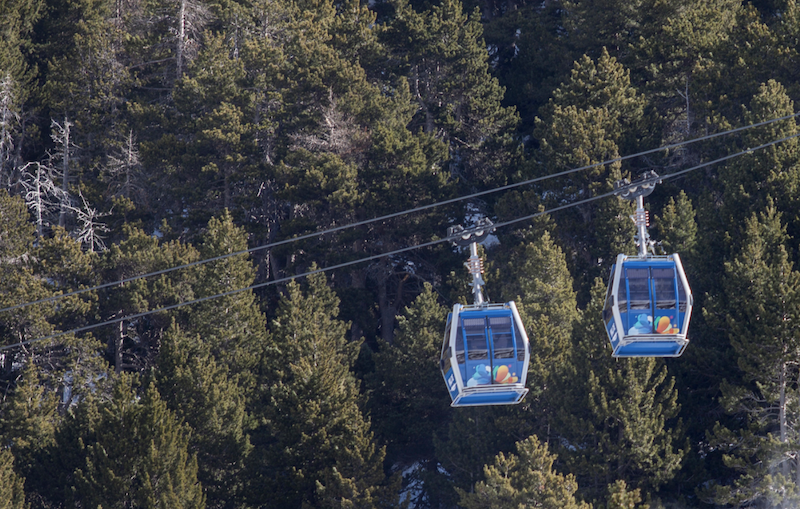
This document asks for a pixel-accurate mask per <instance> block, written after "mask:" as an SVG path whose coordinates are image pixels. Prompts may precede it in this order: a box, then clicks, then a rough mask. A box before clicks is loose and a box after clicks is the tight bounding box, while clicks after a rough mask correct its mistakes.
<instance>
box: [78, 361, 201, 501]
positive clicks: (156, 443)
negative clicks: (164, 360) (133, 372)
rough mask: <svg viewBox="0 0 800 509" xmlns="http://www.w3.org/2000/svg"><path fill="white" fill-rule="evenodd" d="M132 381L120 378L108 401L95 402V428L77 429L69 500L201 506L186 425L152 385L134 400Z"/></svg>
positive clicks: (193, 457)
mask: <svg viewBox="0 0 800 509" xmlns="http://www.w3.org/2000/svg"><path fill="white" fill-rule="evenodd" d="M132 382H133V379H132V378H131V377H130V376H128V375H122V376H120V377H119V379H118V380H117V381H116V382H115V384H114V392H113V395H112V399H111V400H110V401H107V402H101V403H99V405H98V408H97V410H96V412H97V413H96V414H95V415H96V417H95V419H96V422H95V423H94V427H92V428H91V429H84V430H81V434H82V435H83V438H82V439H81V440H80V449H81V452H82V456H83V458H84V459H83V461H82V465H79V466H78V468H76V470H75V472H74V479H75V485H74V488H73V490H72V493H73V494H72V497H73V498H74V501H76V502H77V501H81V503H84V504H87V505H90V506H91V507H98V506H101V505H102V506H103V507H109V508H114V507H132V506H135V507H143V508H154V509H155V508H163V509H166V508H173V507H183V508H203V507H205V500H204V496H203V491H202V486H201V485H200V484H199V483H198V482H197V458H196V457H195V456H190V455H189V453H188V450H187V448H188V441H189V438H188V432H187V430H186V428H185V427H184V426H183V425H181V424H180V423H179V422H178V421H177V419H176V417H175V414H174V413H172V412H170V411H169V410H168V409H167V406H166V403H165V402H164V401H163V400H162V399H161V398H160V396H159V394H158V391H157V390H156V388H155V386H154V385H152V384H151V385H150V386H149V387H148V388H147V389H146V390H145V391H144V394H143V395H142V397H141V399H138V398H137V397H136V394H135V392H134V387H133V383H132ZM85 404H92V402H87V403H85ZM65 488H66V487H65Z"/></svg>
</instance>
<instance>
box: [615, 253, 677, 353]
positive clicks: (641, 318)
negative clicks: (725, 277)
mask: <svg viewBox="0 0 800 509" xmlns="http://www.w3.org/2000/svg"><path fill="white" fill-rule="evenodd" d="M691 314H692V293H691V290H690V289H689V283H688V282H687V281H686V275H685V273H684V271H683V266H682V265H681V260H680V257H679V256H678V255H677V254H673V255H668V256H647V257H644V258H642V257H629V256H627V255H623V254H621V255H619V256H617V263H616V264H614V266H612V267H611V277H610V278H609V283H608V291H607V293H606V301H605V305H604V306H603V321H604V322H605V327H606V332H607V333H608V338H609V340H610V341H611V348H612V350H613V353H612V355H613V356H614V357H678V356H680V355H681V354H682V353H683V351H684V349H685V348H686V345H687V344H688V343H689V340H688V339H687V338H686V332H687V329H688V328H689V318H690V316H691Z"/></svg>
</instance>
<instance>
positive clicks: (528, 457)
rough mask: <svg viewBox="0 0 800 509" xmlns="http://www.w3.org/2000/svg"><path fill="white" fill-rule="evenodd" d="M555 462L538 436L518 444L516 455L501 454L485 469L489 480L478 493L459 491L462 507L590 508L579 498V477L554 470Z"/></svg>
mask: <svg viewBox="0 0 800 509" xmlns="http://www.w3.org/2000/svg"><path fill="white" fill-rule="evenodd" d="M555 460H556V456H555V455H553V454H551V453H550V452H549V451H548V447H547V444H542V443H541V442H539V439H538V437H536V435H533V436H531V437H530V438H528V439H526V440H523V441H521V442H517V454H516V455H515V454H509V455H508V457H506V456H505V455H504V454H503V453H500V454H498V455H497V457H496V458H495V460H494V464H493V465H486V467H484V475H485V477H486V480H484V481H480V482H479V483H478V484H477V485H476V486H475V491H474V492H472V493H467V492H465V491H463V490H459V496H460V504H461V505H463V506H464V507H465V508H466V509H483V508H486V509H489V508H501V509H523V508H525V509H527V508H541V509H556V508H558V509H590V508H591V505H589V504H586V503H584V502H579V501H577V500H576V499H575V492H576V490H577V489H578V484H577V483H576V482H575V477H574V476H572V475H567V476H564V475H561V474H559V473H558V472H555V471H554V470H553V462H554V461H555Z"/></svg>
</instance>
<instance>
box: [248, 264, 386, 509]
mask: <svg viewBox="0 0 800 509" xmlns="http://www.w3.org/2000/svg"><path fill="white" fill-rule="evenodd" d="M308 284H309V286H308V291H307V293H306V294H304V293H303V292H302V291H301V289H300V287H299V285H297V284H295V283H292V284H290V285H288V287H287V295H286V297H285V298H284V299H282V300H281V303H280V307H279V310H278V315H277V317H276V318H275V320H274V322H273V327H272V334H273V338H274V345H275V346H276V348H277V349H278V351H277V352H276V354H274V355H270V356H269V357H266V358H265V360H264V362H265V365H264V367H263V368H262V372H263V373H264V379H263V380H262V381H261V387H262V388H263V391H264V396H263V397H264V401H263V402H262V410H261V411H262V412H263V414H261V415H263V417H264V419H265V425H266V426H265V428H263V429H261V430H258V434H257V435H254V445H255V447H256V450H259V454H253V455H252V458H253V459H254V460H255V462H256V463H255V464H254V465H253V466H252V468H253V472H254V474H255V479H254V480H253V482H254V485H253V489H254V490H253V492H252V497H253V499H252V503H253V504H266V505H267V506H268V507H300V506H301V505H308V506H312V507H345V506H347V507H371V506H375V505H378V506H381V505H387V504H390V503H391V501H392V500H393V499H395V498H396V492H397V489H398V488H399V486H398V485H397V482H394V481H392V482H387V479H386V477H385V475H384V473H383V466H382V461H383V458H384V454H385V453H384V449H383V448H379V447H377V446H376V444H375V443H374V441H373V436H372V432H371V431H369V427H370V423H369V420H368V419H366V418H365V417H364V416H363V414H362V413H361V410H360V409H359V407H358V385H357V382H356V380H355V378H354V377H353V375H352V373H351V372H350V369H351V367H352V365H353V362H354V361H355V355H356V353H357V347H358V344H357V343H348V341H347V339H346V329H347V324H346V323H344V322H342V321H340V320H338V319H337V318H336V316H337V314H338V310H337V308H338V304H339V301H338V298H337V297H336V296H335V294H334V293H333V291H332V290H331V289H330V288H329V287H328V286H327V285H326V282H325V279H324V277H322V276H312V277H309V282H308ZM397 480H398V481H399V478H398V479H397Z"/></svg>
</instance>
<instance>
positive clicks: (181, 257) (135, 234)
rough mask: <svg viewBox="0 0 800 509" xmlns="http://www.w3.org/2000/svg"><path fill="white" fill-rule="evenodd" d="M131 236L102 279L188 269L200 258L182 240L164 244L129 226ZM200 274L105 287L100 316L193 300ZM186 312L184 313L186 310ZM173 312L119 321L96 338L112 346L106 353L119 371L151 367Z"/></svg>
mask: <svg viewBox="0 0 800 509" xmlns="http://www.w3.org/2000/svg"><path fill="white" fill-rule="evenodd" d="M126 230H127V231H126V233H127V238H126V239H125V240H123V241H122V242H120V243H119V244H114V245H112V246H111V248H110V249H109V250H108V251H105V252H104V253H103V257H102V258H101V260H100V263H99V264H98V265H99V267H100V270H101V274H102V279H103V280H104V281H122V280H125V279H129V278H131V277H134V276H139V275H142V274H147V273H150V272H155V271H160V270H165V269H170V268H173V267H177V266H179V265H185V264H188V263H191V262H194V261H197V259H198V252H197V250H196V249H194V248H193V247H192V246H189V245H186V244H182V243H181V242H178V241H172V242H164V243H160V242H159V240H158V238H157V237H155V236H150V235H147V234H146V233H144V232H143V231H142V230H139V229H135V228H131V227H127V228H126ZM196 276H197V272H196V271H194V270H192V269H191V268H188V269H183V270H179V271H173V272H169V273H165V274H160V275H159V276H154V277H151V278H146V279H144V278H143V279H136V280H135V281H130V282H127V283H121V284H119V285H114V286H111V287H109V288H106V289H104V290H103V291H102V292H101V295H100V298H101V300H100V302H101V304H102V306H101V308H100V314H101V316H103V317H104V318H105V319H111V318H120V319H122V318H123V317H125V316H129V315H132V314H136V313H143V312H146V311H150V310H153V309H157V308H160V307H164V306H167V305H171V304H177V303H179V302H185V301H188V300H192V298H194V297H195V295H196V293H195V291H196V289H195V288H194V286H195V284H196V279H195V278H196ZM184 311H185V310H184ZM170 323H171V318H170V317H169V313H154V314H149V315H146V316H144V317H142V318H140V319H137V320H120V321H119V322H117V323H115V324H114V326H113V328H112V330H111V331H107V330H101V331H99V332H98V338H99V339H101V340H104V341H106V342H107V344H108V349H107V355H108V358H109V362H110V364H111V365H112V366H113V368H114V370H115V371H116V372H121V371H123V370H131V369H142V368H145V367H149V366H152V365H153V363H154V362H155V358H156V355H157V353H158V343H159V340H160V335H161V334H162V333H163V331H164V330H166V329H167V327H169V325H170Z"/></svg>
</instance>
